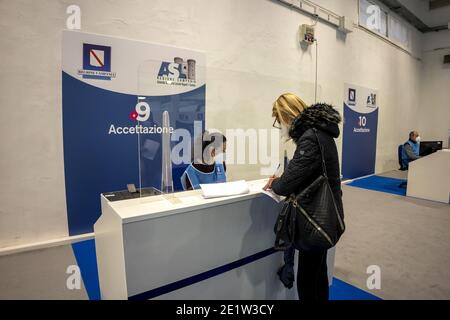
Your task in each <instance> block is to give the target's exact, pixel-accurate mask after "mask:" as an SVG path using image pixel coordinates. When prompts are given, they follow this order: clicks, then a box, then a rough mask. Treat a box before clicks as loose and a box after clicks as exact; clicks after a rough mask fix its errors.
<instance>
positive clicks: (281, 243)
mask: <svg viewBox="0 0 450 320" xmlns="http://www.w3.org/2000/svg"><path fill="white" fill-rule="evenodd" d="M293 217H295V208H294V206H293V202H292V201H291V199H286V200H285V201H284V204H283V207H282V208H281V211H280V213H279V214H278V218H277V221H276V222H275V226H274V228H273V231H274V232H275V245H274V249H275V250H280V251H283V250H286V249H287V248H288V247H290V246H291V244H292V240H293V239H292V236H293V234H294V230H293V229H292V227H293V226H294V224H293V220H292V219H293Z"/></svg>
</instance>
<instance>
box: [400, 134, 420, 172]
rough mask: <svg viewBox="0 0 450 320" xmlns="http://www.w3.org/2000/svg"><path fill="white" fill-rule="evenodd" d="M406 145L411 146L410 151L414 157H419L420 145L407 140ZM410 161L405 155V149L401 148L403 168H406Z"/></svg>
mask: <svg viewBox="0 0 450 320" xmlns="http://www.w3.org/2000/svg"><path fill="white" fill-rule="evenodd" d="M406 143H407V144H409V145H410V146H411V149H412V151H413V153H414V154H415V155H416V157H419V152H420V143H418V142H412V141H411V140H408V142H406ZM406 143H405V145H406ZM411 160H412V159H411V158H410V157H409V156H408V155H407V154H406V151H405V148H404V147H403V149H402V163H403V166H404V167H405V168H407V167H408V164H409V163H410V162H411Z"/></svg>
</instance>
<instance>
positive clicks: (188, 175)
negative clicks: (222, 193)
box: [181, 163, 227, 190]
mask: <svg viewBox="0 0 450 320" xmlns="http://www.w3.org/2000/svg"><path fill="white" fill-rule="evenodd" d="M186 179H189V182H190V183H191V186H192V188H193V189H200V184H207V183H219V182H226V181H227V177H226V175H225V168H224V166H223V163H215V165H214V171H213V172H207V173H205V172H201V171H200V170H198V169H196V168H195V167H194V166H193V165H192V163H191V164H190V165H189V166H188V167H187V168H186V170H185V171H184V173H183V174H182V175H181V185H182V186H183V189H184V190H187V186H186Z"/></svg>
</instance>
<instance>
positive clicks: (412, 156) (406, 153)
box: [402, 131, 420, 168]
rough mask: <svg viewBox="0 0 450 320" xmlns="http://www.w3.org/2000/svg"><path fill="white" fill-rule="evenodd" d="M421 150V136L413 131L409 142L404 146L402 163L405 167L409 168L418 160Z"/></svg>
mask: <svg viewBox="0 0 450 320" xmlns="http://www.w3.org/2000/svg"><path fill="white" fill-rule="evenodd" d="M419 150H420V136H419V133H418V132H417V131H411V132H410V133H409V140H408V141H406V142H405V144H403V152H402V163H403V167H405V168H408V165H409V163H410V162H411V161H414V160H417V159H419V158H420V156H419Z"/></svg>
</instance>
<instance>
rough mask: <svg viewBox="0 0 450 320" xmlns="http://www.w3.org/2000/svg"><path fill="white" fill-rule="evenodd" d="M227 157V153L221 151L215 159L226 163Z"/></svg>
mask: <svg viewBox="0 0 450 320" xmlns="http://www.w3.org/2000/svg"><path fill="white" fill-rule="evenodd" d="M225 158H226V155H225V153H223V152H221V153H219V154H218V155H217V156H216V157H215V158H214V160H215V162H216V163H224V162H225Z"/></svg>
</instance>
